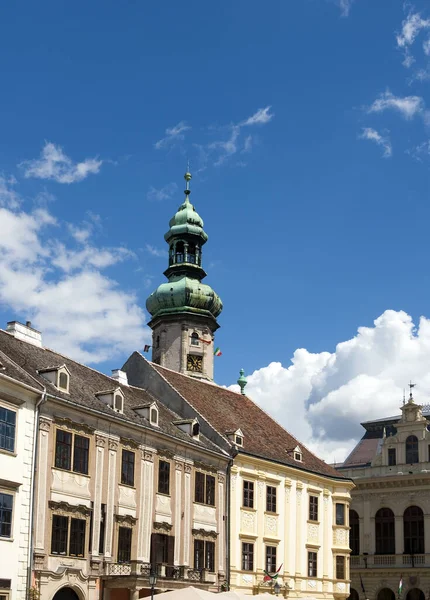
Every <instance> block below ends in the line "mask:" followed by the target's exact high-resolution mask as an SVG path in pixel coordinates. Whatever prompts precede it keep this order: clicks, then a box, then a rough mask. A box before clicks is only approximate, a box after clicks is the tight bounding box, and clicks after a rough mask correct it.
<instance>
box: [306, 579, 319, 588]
mask: <svg viewBox="0 0 430 600" xmlns="http://www.w3.org/2000/svg"><path fill="white" fill-rule="evenodd" d="M308 587H309V588H311V590H314V589H316V587H317V582H316V581H315V579H309V581H308Z"/></svg>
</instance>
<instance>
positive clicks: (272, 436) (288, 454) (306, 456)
mask: <svg viewBox="0 0 430 600" xmlns="http://www.w3.org/2000/svg"><path fill="white" fill-rule="evenodd" d="M149 364H150V365H151V366H152V367H153V368H154V369H155V370H156V371H157V372H158V373H159V374H160V375H161V376H162V377H164V379H166V381H167V382H168V383H169V384H170V386H171V387H173V388H174V389H175V390H176V391H177V392H178V393H179V394H180V395H181V396H182V397H183V398H185V400H186V401H187V402H188V403H189V404H191V405H192V406H193V407H194V409H195V410H196V411H197V412H198V413H200V414H201V415H202V417H204V418H205V419H206V421H208V422H209V423H210V424H211V425H212V427H214V428H215V429H216V430H217V431H218V432H219V433H220V434H222V435H223V436H225V435H226V432H228V431H236V430H237V429H239V428H240V429H241V430H242V432H243V435H244V444H243V451H244V452H245V453H248V454H253V455H256V456H260V457H262V458H266V459H269V460H274V461H276V462H280V463H283V464H287V465H290V466H292V467H295V468H297V469H304V470H307V471H312V472H314V473H320V474H323V475H327V476H329V477H335V478H336V479H343V477H342V475H341V474H339V473H338V472H337V471H336V470H335V469H333V467H331V466H330V465H328V464H327V463H325V462H324V461H323V460H321V459H319V458H318V457H316V456H315V455H314V454H312V452H310V451H309V450H308V449H307V448H306V447H305V446H303V444H301V443H300V442H299V441H298V440H297V439H296V438H295V437H293V436H292V435H291V434H290V433H288V431H286V430H285V429H284V428H283V427H282V426H281V425H280V424H279V423H277V422H276V421H275V420H274V419H272V417H270V416H269V415H268V414H267V413H266V412H264V410H263V409H261V408H260V407H259V406H258V405H257V404H256V403H255V402H253V401H252V400H251V398H248V397H247V396H243V395H242V394H238V393H236V392H233V391H231V390H228V389H226V388H223V387H220V386H218V385H216V384H213V383H209V382H205V381H201V380H197V379H194V378H193V377H189V376H187V375H182V374H180V373H177V372H175V371H171V370H170V369H166V368H165V367H160V366H159V365H156V364H154V363H149ZM296 446H299V447H300V449H301V451H302V458H303V460H302V461H301V462H299V461H296V460H294V453H293V451H294V448H295V447H296ZM239 451H240V452H241V451H242V449H239Z"/></svg>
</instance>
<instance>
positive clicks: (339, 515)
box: [336, 503, 345, 525]
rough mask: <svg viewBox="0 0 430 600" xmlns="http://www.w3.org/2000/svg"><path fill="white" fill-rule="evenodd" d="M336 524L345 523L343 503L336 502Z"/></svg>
mask: <svg viewBox="0 0 430 600" xmlns="http://www.w3.org/2000/svg"><path fill="white" fill-rule="evenodd" d="M336 525H345V504H339V503H336Z"/></svg>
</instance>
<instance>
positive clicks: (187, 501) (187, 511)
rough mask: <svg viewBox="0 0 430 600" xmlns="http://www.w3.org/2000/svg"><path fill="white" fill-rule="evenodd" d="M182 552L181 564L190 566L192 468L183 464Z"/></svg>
mask: <svg viewBox="0 0 430 600" xmlns="http://www.w3.org/2000/svg"><path fill="white" fill-rule="evenodd" d="M184 471H185V474H184V480H185V484H184V531H183V540H184V550H183V560H182V564H183V565H185V566H188V565H189V564H190V535H191V504H192V496H191V472H192V466H191V465H190V464H187V463H185V467H184Z"/></svg>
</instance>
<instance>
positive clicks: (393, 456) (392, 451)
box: [388, 448, 396, 467]
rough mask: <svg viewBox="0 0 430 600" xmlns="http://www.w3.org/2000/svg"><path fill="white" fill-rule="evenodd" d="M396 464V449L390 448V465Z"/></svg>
mask: <svg viewBox="0 0 430 600" xmlns="http://www.w3.org/2000/svg"><path fill="white" fill-rule="evenodd" d="M395 464H396V449H395V448H388V466H389V467H394V465H395Z"/></svg>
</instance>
